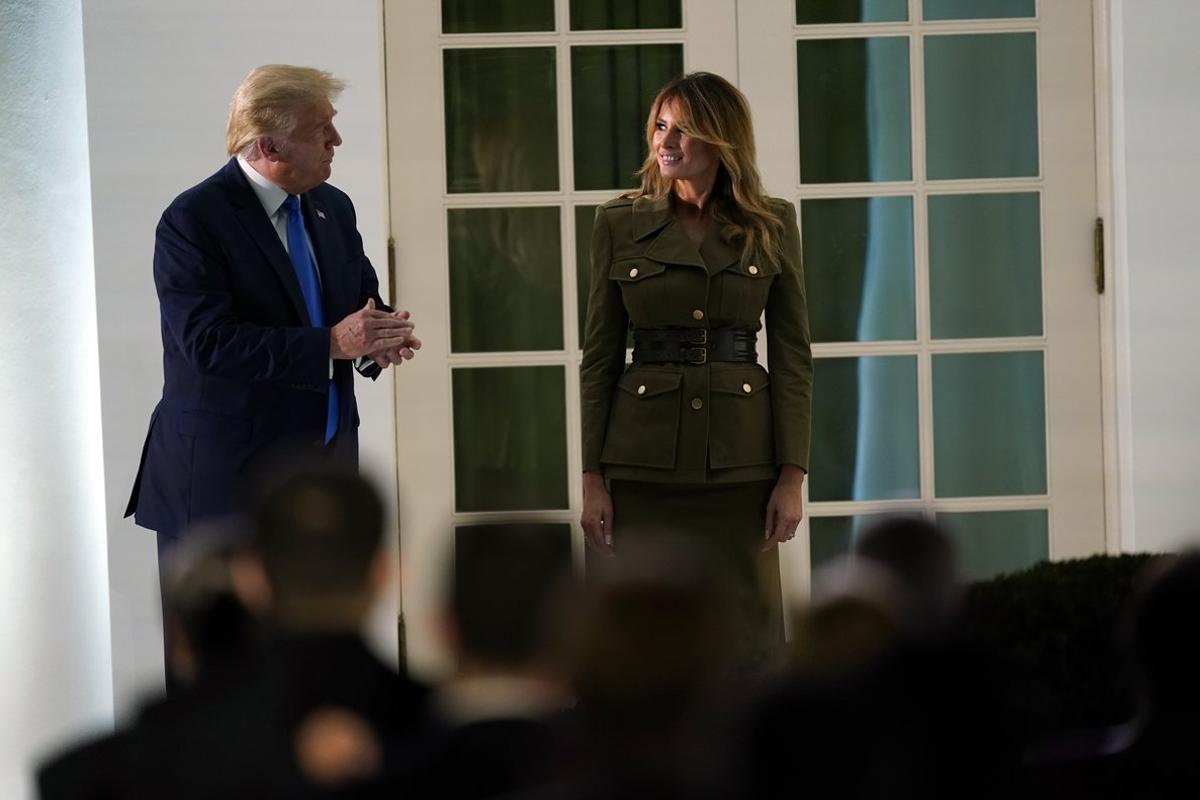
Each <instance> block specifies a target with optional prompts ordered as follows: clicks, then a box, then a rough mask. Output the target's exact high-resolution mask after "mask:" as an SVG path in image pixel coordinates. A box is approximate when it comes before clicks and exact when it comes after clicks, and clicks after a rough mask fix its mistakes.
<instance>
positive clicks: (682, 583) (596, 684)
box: [570, 539, 749, 799]
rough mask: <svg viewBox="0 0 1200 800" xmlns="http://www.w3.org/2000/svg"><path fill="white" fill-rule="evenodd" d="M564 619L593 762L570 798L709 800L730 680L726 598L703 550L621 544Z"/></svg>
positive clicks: (734, 675) (734, 668)
mask: <svg viewBox="0 0 1200 800" xmlns="http://www.w3.org/2000/svg"><path fill="white" fill-rule="evenodd" d="M628 548H634V552H633V556H634V557H630V558H624V559H621V560H620V561H619V562H618V563H617V565H616V568H615V569H614V570H613V571H612V572H610V573H609V574H607V575H606V576H605V579H604V580H602V581H598V582H597V583H596V585H594V586H593V587H591V588H592V590H593V591H592V594H591V597H590V598H589V601H588V602H586V603H585V605H584V607H583V608H582V609H581V611H580V613H579V615H578V620H577V623H576V629H575V634H576V635H577V636H578V639H577V640H576V644H575V648H574V657H573V661H574V669H573V673H574V681H573V683H574V686H575V690H576V694H577V697H578V700H579V706H578V708H579V713H580V715H581V719H582V723H583V725H584V726H585V729H586V731H587V733H588V737H589V738H588V741H589V743H590V744H589V749H590V752H591V755H592V758H593V761H592V764H591V767H590V772H589V775H588V777H587V779H586V780H585V781H584V784H583V785H582V786H580V787H579V788H578V789H577V790H576V791H575V792H573V793H571V794H570V796H571V797H582V798H634V797H638V798H640V797H654V798H668V799H669V798H676V797H701V796H709V795H708V792H709V791H710V790H711V789H713V788H714V785H713V784H712V783H711V780H710V778H712V777H713V775H710V772H712V773H715V772H716V767H717V766H718V764H719V762H720V761H721V760H722V759H723V758H725V757H726V755H727V753H725V752H723V751H721V750H719V749H715V744H714V742H713V741H712V737H711V733H712V731H713V730H714V729H715V728H717V727H719V720H720V719H721V715H722V713H723V712H724V711H725V710H726V706H727V703H728V702H729V695H728V691H729V687H730V684H731V682H732V681H736V680H738V679H743V680H746V681H749V678H746V677H744V676H742V675H739V674H738V672H739V667H740V664H739V652H738V649H737V648H736V647H731V646H730V642H731V641H732V639H731V636H732V631H731V626H732V623H733V614H734V613H735V609H734V608H733V603H732V602H731V601H730V598H731V597H733V596H734V594H735V592H734V589H733V587H732V586H730V585H729V584H728V583H727V582H726V581H725V579H724V576H725V572H723V571H722V570H721V569H720V568H719V565H716V564H713V563H712V561H711V560H710V553H709V551H708V550H705V549H701V548H695V547H689V546H688V545H687V544H686V543H685V542H681V541H678V540H669V539H663V540H657V541H655V540H649V541H646V542H637V543H630V544H629V545H628V546H627V549H628Z"/></svg>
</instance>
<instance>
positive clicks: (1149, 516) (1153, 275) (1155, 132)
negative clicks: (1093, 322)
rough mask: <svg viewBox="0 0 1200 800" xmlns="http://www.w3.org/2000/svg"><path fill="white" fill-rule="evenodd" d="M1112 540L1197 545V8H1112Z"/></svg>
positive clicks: (1184, 1)
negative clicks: (1118, 501) (1118, 483)
mask: <svg viewBox="0 0 1200 800" xmlns="http://www.w3.org/2000/svg"><path fill="white" fill-rule="evenodd" d="M1112 12H1113V13H1112V21H1113V58H1114V62H1115V63H1114V71H1115V74H1114V76H1113V78H1114V83H1115V86H1116V89H1115V92H1114V95H1115V96H1114V98H1113V99H1114V131H1113V143H1114V150H1115V152H1114V159H1113V160H1114V172H1115V175H1114V178H1115V186H1114V188H1115V193H1116V211H1117V214H1116V220H1115V222H1116V223H1117V228H1116V230H1115V231H1114V234H1115V239H1116V241H1115V244H1116V249H1117V252H1116V254H1115V256H1116V261H1115V268H1116V273H1117V274H1116V275H1115V278H1116V280H1115V284H1116V285H1115V287H1114V289H1115V291H1116V292H1117V293H1118V296H1117V297H1116V298H1115V301H1116V331H1117V339H1118V341H1117V353H1118V358H1119V361H1118V364H1117V370H1118V373H1117V380H1118V386H1119V387H1120V389H1119V395H1118V405H1119V407H1120V408H1119V419H1120V424H1121V430H1120V434H1121V449H1122V453H1121V461H1122V465H1123V474H1122V476H1121V478H1122V490H1123V491H1122V505H1123V508H1122V518H1123V528H1124V529H1123V530H1122V532H1121V541H1122V543H1123V545H1124V546H1125V547H1126V548H1127V549H1136V550H1167V549H1177V548H1179V547H1181V546H1184V545H1186V544H1189V543H1190V544H1192V545H1200V502H1198V501H1200V203H1197V195H1198V191H1197V190H1198V189H1200V46H1198V45H1197V40H1196V35H1197V31H1200V4H1198V3H1196V2H1195V0H1113V7H1112Z"/></svg>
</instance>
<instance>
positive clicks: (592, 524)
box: [579, 472, 613, 555]
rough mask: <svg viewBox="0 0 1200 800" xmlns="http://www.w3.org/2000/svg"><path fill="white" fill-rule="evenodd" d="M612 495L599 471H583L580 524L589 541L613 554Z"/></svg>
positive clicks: (593, 545)
mask: <svg viewBox="0 0 1200 800" xmlns="http://www.w3.org/2000/svg"><path fill="white" fill-rule="evenodd" d="M612 520H613V504H612V496H611V495H609V493H608V487H607V486H605V485H604V476H603V475H602V474H601V473H599V472H585V473H583V514H582V515H580V517H579V524H580V525H581V526H582V527H583V536H584V538H585V539H586V540H587V543H588V544H589V545H590V546H591V547H594V548H595V549H597V550H599V551H600V552H601V553H608V554H609V555H611V554H612V552H613V548H612Z"/></svg>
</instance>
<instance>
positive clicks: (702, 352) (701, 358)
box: [683, 347, 708, 367]
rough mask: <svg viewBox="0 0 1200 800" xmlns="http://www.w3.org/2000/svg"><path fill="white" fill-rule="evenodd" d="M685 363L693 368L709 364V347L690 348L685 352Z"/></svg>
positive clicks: (685, 349)
mask: <svg viewBox="0 0 1200 800" xmlns="http://www.w3.org/2000/svg"><path fill="white" fill-rule="evenodd" d="M683 359H684V362H685V363H686V364H687V365H688V366H691V367H700V366H703V365H704V364H706V363H708V348H707V347H688V348H684V350H683Z"/></svg>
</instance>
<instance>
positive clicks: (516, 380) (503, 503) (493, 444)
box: [452, 366, 568, 511]
mask: <svg viewBox="0 0 1200 800" xmlns="http://www.w3.org/2000/svg"><path fill="white" fill-rule="evenodd" d="M452 375H453V383H454V490H455V508H456V509H457V510H458V511H517V510H532V509H558V508H567V506H568V499H567V414H566V378H565V372H564V370H563V368H562V367H558V366H549V367H490V368H460V369H455V370H453V371H452Z"/></svg>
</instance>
